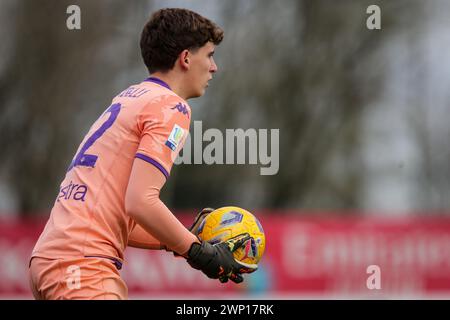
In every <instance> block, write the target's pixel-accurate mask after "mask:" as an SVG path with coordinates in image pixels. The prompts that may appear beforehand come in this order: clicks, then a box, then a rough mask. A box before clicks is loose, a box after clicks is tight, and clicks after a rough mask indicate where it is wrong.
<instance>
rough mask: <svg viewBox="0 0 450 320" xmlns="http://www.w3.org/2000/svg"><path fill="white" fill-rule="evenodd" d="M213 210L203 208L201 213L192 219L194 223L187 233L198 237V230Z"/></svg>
mask: <svg viewBox="0 0 450 320" xmlns="http://www.w3.org/2000/svg"><path fill="white" fill-rule="evenodd" d="M214 210H215V209H213V208H203V209H202V211H200V212H199V213H198V214H197V216H196V217H195V219H194V222H193V223H192V225H191V227H190V228H189V231H190V232H191V233H192V234H195V235H196V236H198V228H199V227H200V225H201V223H202V222H203V220H205V218H206V216H207V215H208V214H210V213H211V212H213V211H214Z"/></svg>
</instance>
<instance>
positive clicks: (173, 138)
mask: <svg viewBox="0 0 450 320" xmlns="http://www.w3.org/2000/svg"><path fill="white" fill-rule="evenodd" d="M183 136H184V130H183V128H181V127H180V126H179V125H177V124H176V125H174V126H173V129H172V132H171V133H170V135H169V138H168V139H167V141H166V146H168V147H169V148H170V149H171V150H172V151H175V149H176V148H177V147H178V145H179V144H180V142H181V140H182V139H183Z"/></svg>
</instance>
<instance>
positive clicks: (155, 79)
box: [144, 77, 172, 90]
mask: <svg viewBox="0 0 450 320" xmlns="http://www.w3.org/2000/svg"><path fill="white" fill-rule="evenodd" d="M144 81H148V82H154V83H156V84H159V85H160V86H163V87H166V88H167V89H169V90H172V89H171V88H170V87H169V85H168V84H167V83H165V82H164V81H162V80H161V79H158V78H156V77H149V78H147V79H145V80H144Z"/></svg>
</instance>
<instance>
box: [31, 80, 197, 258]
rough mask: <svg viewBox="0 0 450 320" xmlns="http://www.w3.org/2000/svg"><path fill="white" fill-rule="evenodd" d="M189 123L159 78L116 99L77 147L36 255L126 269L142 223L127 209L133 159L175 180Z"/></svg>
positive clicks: (185, 109) (187, 111) (181, 103)
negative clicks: (100, 261) (101, 260)
mask: <svg viewBox="0 0 450 320" xmlns="http://www.w3.org/2000/svg"><path fill="white" fill-rule="evenodd" d="M190 117H191V110H190V107H189V105H188V104H187V102H186V101H184V100H183V99H182V98H180V97H179V96H178V95H176V94H175V93H174V92H172V91H171V90H170V88H169V86H168V85H167V84H166V83H164V82H163V81H161V80H159V79H157V78H152V77H150V78H148V79H147V80H145V81H143V82H142V83H140V84H137V85H133V86H131V87H129V88H128V89H126V90H124V91H122V92H121V93H120V94H119V95H117V96H116V97H115V98H114V99H113V101H112V103H111V105H110V106H109V107H108V108H107V109H106V110H105V112H104V113H103V114H102V115H101V116H100V117H99V118H98V120H97V121H96V122H95V123H94V124H93V125H92V127H91V128H90V130H89V132H88V133H87V135H86V136H85V138H84V139H83V141H82V143H81V145H80V147H79V148H78V151H77V153H76V155H75V157H74V158H73V160H72V162H71V164H70V166H69V168H68V170H67V173H66V176H65V178H64V180H63V182H62V183H61V185H60V189H59V194H58V195H57V197H56V200H55V203H54V206H53V208H52V211H51V214H50V218H49V220H48V222H47V224H46V226H45V229H44V231H43V232H42V234H41V236H40V238H39V240H38V241H37V243H36V245H35V247H34V250H33V253H32V257H43V258H52V259H55V258H65V257H67V258H68V257H85V256H100V257H109V258H113V259H116V261H117V263H119V264H121V263H122V261H123V253H124V249H125V247H126V246H127V242H128V236H129V234H130V232H131V230H132V229H133V228H134V226H135V224H136V222H134V220H133V219H131V218H130V217H129V216H128V215H127V213H126V212H125V208H124V198H125V193H126V188H127V185H128V179H129V176H130V172H131V168H132V165H133V161H134V159H135V158H136V157H137V158H140V159H142V160H144V161H147V162H148V163H151V164H152V165H154V166H155V167H157V168H158V169H159V170H160V171H161V172H162V174H164V175H165V176H166V177H168V176H169V173H170V170H171V168H172V165H173V162H174V160H175V158H176V156H177V155H178V153H179V151H180V150H181V148H182V147H183V144H184V141H185V139H186V137H187V135H188V132H189V124H190Z"/></svg>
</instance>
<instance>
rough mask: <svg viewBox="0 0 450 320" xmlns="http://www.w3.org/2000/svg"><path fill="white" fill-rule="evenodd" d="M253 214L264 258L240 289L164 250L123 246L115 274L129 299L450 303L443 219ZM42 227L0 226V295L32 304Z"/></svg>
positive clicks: (449, 228)
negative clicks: (33, 261)
mask: <svg viewBox="0 0 450 320" xmlns="http://www.w3.org/2000/svg"><path fill="white" fill-rule="evenodd" d="M256 214H257V215H258V217H259V218H260V221H261V223H262V225H263V227H264V231H265V233H266V244H267V246H266V253H265V255H264V257H263V260H262V262H261V263H260V268H259V270H258V271H257V272H255V273H253V274H251V275H247V276H246V281H245V282H244V284H242V285H235V284H233V283H229V284H225V285H224V284H221V283H219V282H218V281H213V280H211V279H208V278H207V277H205V276H204V275H203V274H202V273H201V272H198V271H197V270H194V269H191V268H190V267H189V265H188V264H187V263H186V262H185V260H184V259H183V258H175V257H173V255H172V254H170V253H168V252H165V251H147V250H142V249H134V248H128V249H127V252H126V261H125V264H124V266H123V269H122V270H121V274H122V276H123V278H124V279H125V281H126V283H127V285H128V287H129V293H130V297H131V298H155V297H156V298H168V299H170V298H179V297H181V298H196V297H200V298H226V297H229V296H233V295H236V294H238V295H245V296H247V297H249V298H255V297H256V298H258V297H261V298H303V297H306V298H338V299H340V298H344V299H345V298H361V299H365V298H373V297H375V298H377V297H400V298H409V297H411V298H416V297H418V298H427V297H431V298H434V297H436V296H437V297H444V298H449V297H450V219H449V218H438V217H435V218H372V217H369V218H365V217H356V216H346V217H335V216H329V217H324V216H321V217H317V218H306V217H305V216H301V215H298V214H297V215H293V214H282V215H279V214H278V215H275V214H267V213H260V214H258V213H256ZM191 218H192V217H190V216H181V220H182V221H183V222H184V223H186V225H187V224H189V221H190V219H191ZM43 226H44V223H43V222H42V221H40V222H38V223H36V222H30V221H2V222H0V252H1V253H2V254H1V255H0V279H1V282H0V297H3V298H31V294H30V291H29V288H28V280H27V267H28V265H27V263H28V258H29V255H30V253H31V250H32V248H33V245H34V242H35V241H36V239H37V237H38V236H39V234H40V232H41V231H42V228H43Z"/></svg>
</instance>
